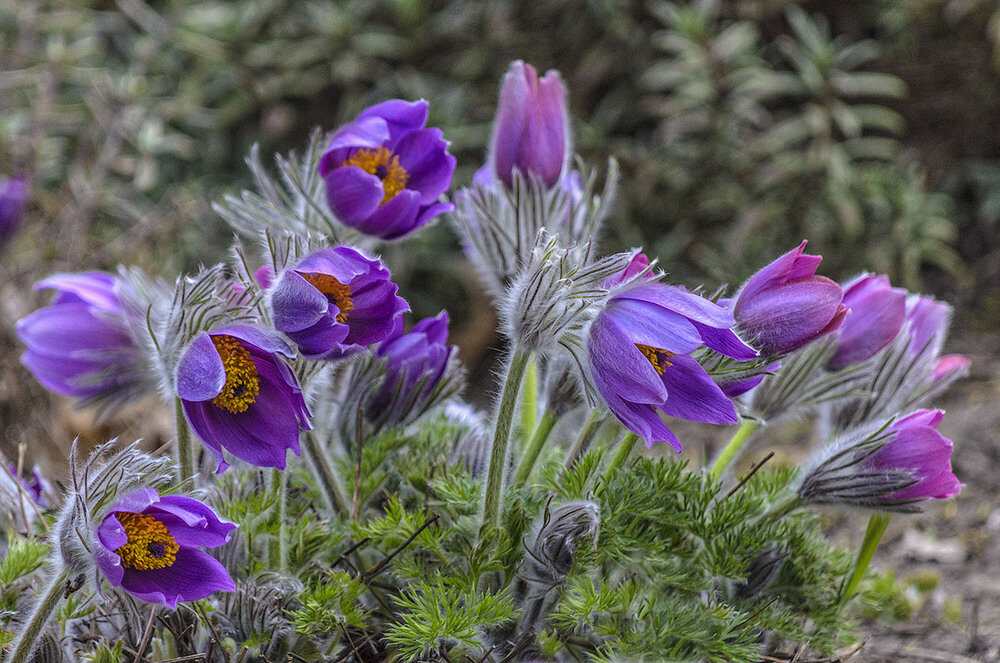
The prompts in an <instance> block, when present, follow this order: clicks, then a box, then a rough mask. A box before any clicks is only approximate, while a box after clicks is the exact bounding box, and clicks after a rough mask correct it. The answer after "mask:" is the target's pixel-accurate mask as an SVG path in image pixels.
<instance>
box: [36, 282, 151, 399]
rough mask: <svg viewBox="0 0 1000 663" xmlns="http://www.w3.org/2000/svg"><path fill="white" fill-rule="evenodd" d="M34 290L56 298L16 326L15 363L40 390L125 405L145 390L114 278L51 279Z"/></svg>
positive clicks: (139, 352)
mask: <svg viewBox="0 0 1000 663" xmlns="http://www.w3.org/2000/svg"><path fill="white" fill-rule="evenodd" d="M35 287H36V288H37V289H39V290H43V289H51V290H55V291H56V295H55V297H53V299H52V303H51V304H49V305H48V306H46V307H45V308H42V309H39V310H37V311H35V312H34V313H32V314H30V315H28V316H27V317H25V318H22V319H21V320H19V321H18V323H17V335H18V337H19V338H20V339H21V341H22V342H23V343H24V344H25V345H26V346H28V349H27V350H26V351H25V352H24V354H23V355H22V356H21V363H23V364H24V366H25V367H26V368H27V369H28V370H29V371H31V373H32V375H34V376H35V379H37V380H38V381H39V382H41V383H42V385H43V386H44V387H46V388H48V389H51V390H52V391H54V392H56V393H59V394H62V395H64V396H72V397H74V398H79V399H81V400H83V401H84V402H91V401H96V400H102V399H118V400H121V401H124V400H129V399H131V398H135V397H137V396H139V395H141V394H143V393H145V392H146V391H147V390H148V389H149V388H150V385H149V382H150V380H149V378H148V377H147V376H148V373H149V370H148V368H147V367H146V364H145V360H144V358H143V354H142V350H141V349H140V347H139V346H138V344H137V343H136V342H135V341H134V339H133V337H132V336H131V334H130V333H129V329H128V325H127V322H126V320H125V317H124V311H123V308H122V303H121V300H120V298H119V288H120V287H121V284H120V282H119V280H118V278H117V277H115V276H113V275H111V274H106V273H104V272H85V273H82V274H56V275H55V276H50V277H49V278H47V279H45V280H44V281H41V282H39V283H38V284H37V286H35Z"/></svg>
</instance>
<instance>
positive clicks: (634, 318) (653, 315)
mask: <svg viewBox="0 0 1000 663" xmlns="http://www.w3.org/2000/svg"><path fill="white" fill-rule="evenodd" d="M604 315H606V316H607V317H609V318H610V319H612V320H614V322H615V324H617V325H618V326H619V327H620V328H621V329H622V330H627V332H626V333H627V335H628V337H629V339H630V340H631V341H632V342H633V343H641V344H642V345H648V346H650V347H653V348H658V349H661V350H667V351H669V352H673V353H676V354H687V353H689V352H692V351H694V350H695V349H697V348H698V346H700V345H701V336H700V335H699V334H698V330H697V329H696V328H695V326H694V325H693V324H692V323H691V322H690V321H689V320H688V319H687V318H685V317H684V316H683V315H680V314H679V313H674V312H673V311H671V310H668V309H665V308H663V307H662V306H659V305H657V304H653V303H650V302H648V301H644V300H639V299H625V298H621V297H616V298H614V299H612V300H611V302H610V303H609V304H608V307H607V309H606V310H605V313H604Z"/></svg>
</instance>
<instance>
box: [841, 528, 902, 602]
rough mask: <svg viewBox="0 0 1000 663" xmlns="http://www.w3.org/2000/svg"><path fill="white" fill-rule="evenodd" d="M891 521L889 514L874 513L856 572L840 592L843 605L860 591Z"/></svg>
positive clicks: (859, 553)
mask: <svg viewBox="0 0 1000 663" xmlns="http://www.w3.org/2000/svg"><path fill="white" fill-rule="evenodd" d="M891 519H892V516H890V515H889V514H888V513H873V514H872V516H871V518H869V519H868V529H867V530H866V531H865V538H864V541H862V542H861V550H859V551H858V559H857V561H855V562H854V572H853V573H852V574H851V577H850V579H849V580H848V581H847V584H845V585H844V586H843V587H842V588H841V591H840V601H841V602H842V603H843V602H846V601H848V600H850V598H851V597H852V596H854V592H855V591H856V590H857V589H858V584H860V583H861V580H862V578H864V577H865V572H866V571H868V565H869V564H871V561H872V557H874V556H875V549H876V548H878V544H879V542H880V541H881V540H882V535H883V534H885V529H886V528H887V527H888V526H889V521H890V520H891Z"/></svg>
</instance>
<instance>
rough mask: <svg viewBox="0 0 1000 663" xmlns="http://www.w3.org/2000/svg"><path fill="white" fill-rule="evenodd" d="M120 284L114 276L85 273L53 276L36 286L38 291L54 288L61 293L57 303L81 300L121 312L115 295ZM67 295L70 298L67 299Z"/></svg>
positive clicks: (101, 307)
mask: <svg viewBox="0 0 1000 663" xmlns="http://www.w3.org/2000/svg"><path fill="white" fill-rule="evenodd" d="M117 283H118V279H116V278H115V277H114V276H113V275H111V274H108V273H106V272H83V273H80V274H53V275H52V276H50V277H48V278H47V279H45V280H43V281H39V282H38V283H36V284H35V289H36V290H45V289H46V288H54V289H56V290H59V291H60V295H58V296H57V298H56V302H62V301H73V300H79V301H82V302H85V303H87V304H90V305H92V306H96V307H97V308H99V309H102V310H105V311H115V312H120V311H121V303H120V301H119V300H118V295H116V294H115V286H116V284H117ZM66 295H69V296H70V297H69V298H67V297H66Z"/></svg>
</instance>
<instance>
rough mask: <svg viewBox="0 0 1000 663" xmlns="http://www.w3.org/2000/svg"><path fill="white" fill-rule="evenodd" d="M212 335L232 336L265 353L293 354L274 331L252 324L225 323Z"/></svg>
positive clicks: (291, 355)
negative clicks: (225, 324)
mask: <svg viewBox="0 0 1000 663" xmlns="http://www.w3.org/2000/svg"><path fill="white" fill-rule="evenodd" d="M211 335H212V336H222V335H225V336H232V337H233V338H238V339H240V340H241V341H243V342H244V344H246V345H250V346H253V347H255V348H257V349H259V350H261V351H262V352H265V353H267V354H275V355H284V356H285V357H288V358H289V359H291V358H292V357H294V356H295V353H294V352H292V349H291V348H290V347H288V344H287V343H285V342H284V341H283V340H281V337H280V336H278V335H277V334H275V333H274V332H271V331H268V330H266V329H261V328H260V327H254V326H253V325H227V326H225V327H222V328H221V329H216V330H214V331H212V332H211Z"/></svg>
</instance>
